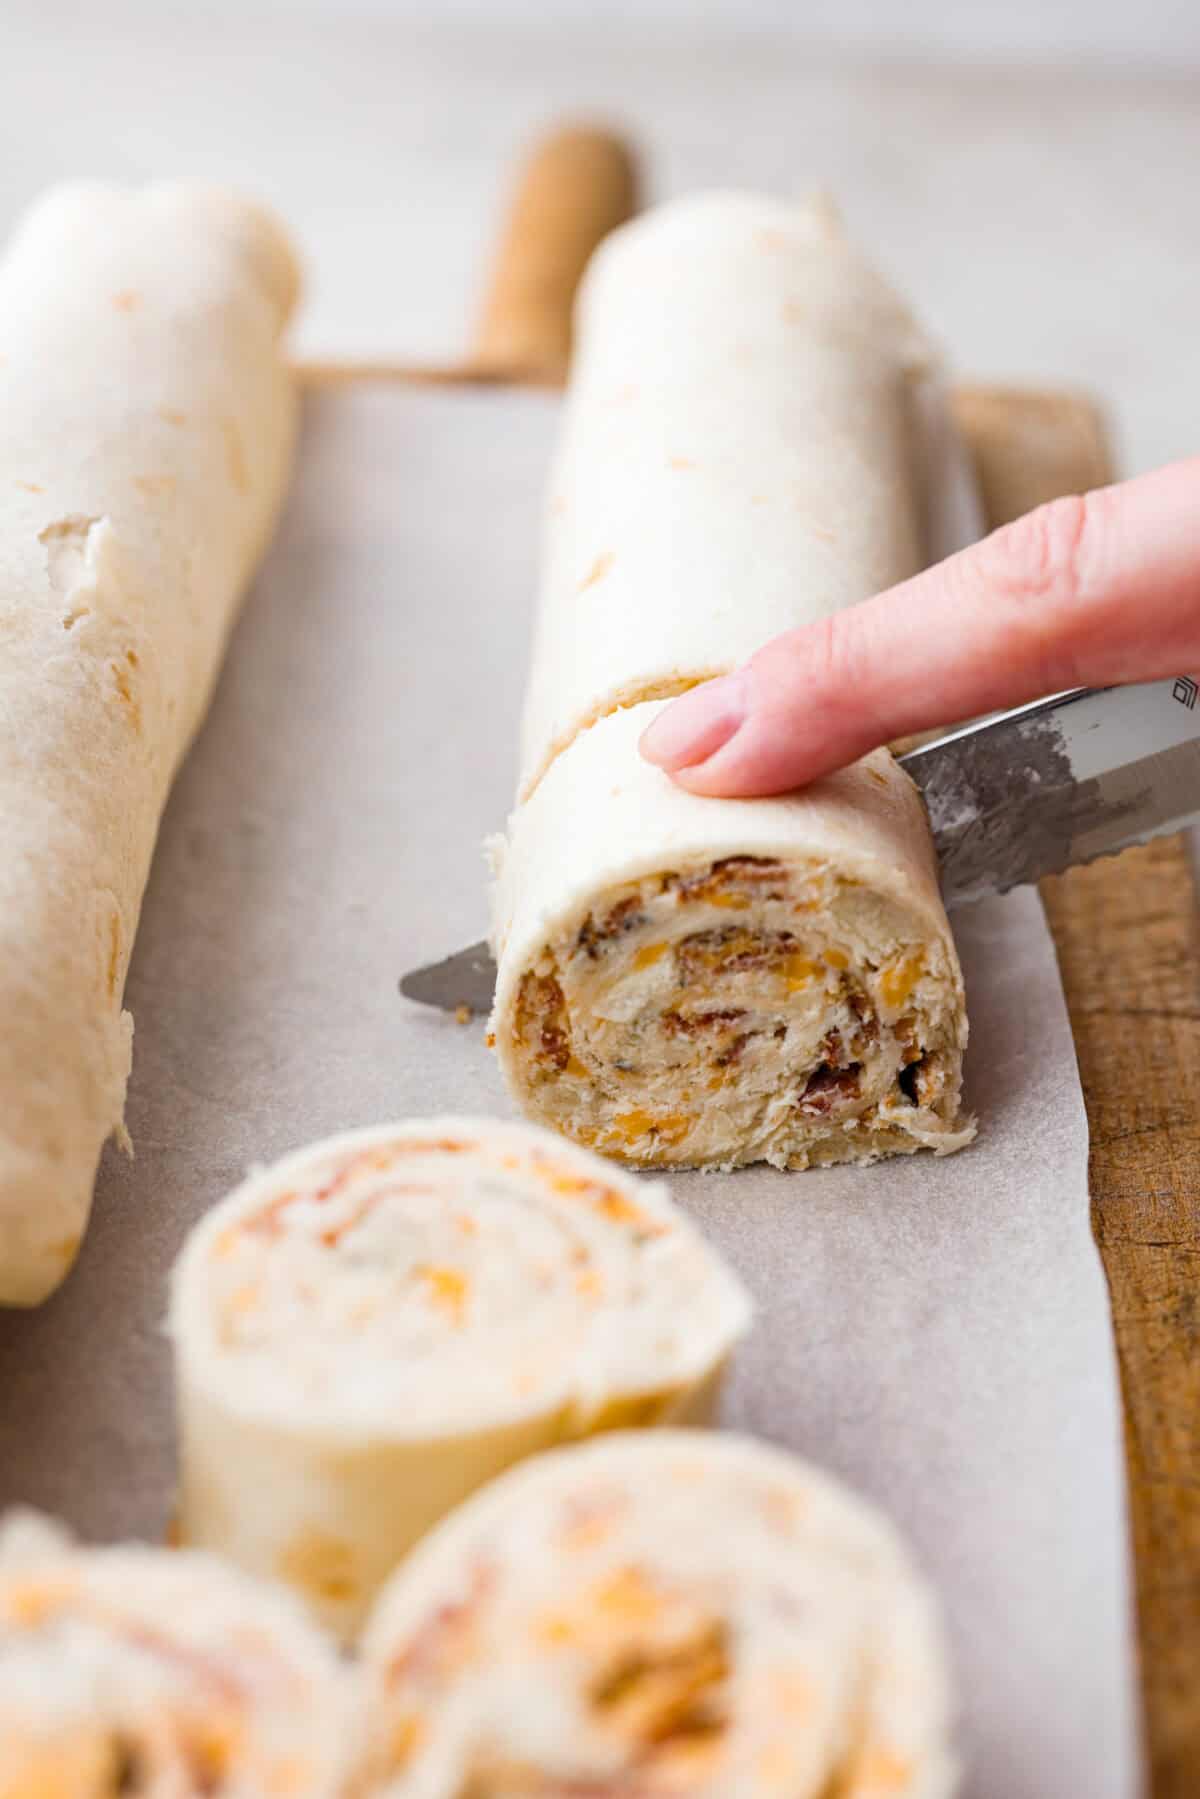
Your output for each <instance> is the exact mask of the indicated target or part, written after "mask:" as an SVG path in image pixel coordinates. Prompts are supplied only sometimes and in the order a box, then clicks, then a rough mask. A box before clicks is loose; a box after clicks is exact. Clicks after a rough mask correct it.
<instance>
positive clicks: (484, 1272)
mask: <svg viewBox="0 0 1200 1799" xmlns="http://www.w3.org/2000/svg"><path fill="white" fill-rule="evenodd" d="M748 1322H749V1304H748V1301H747V1299H746V1296H745V1294H744V1293H743V1291H742V1288H741V1286H740V1284H739V1283H738V1282H737V1280H736V1279H735V1277H734V1276H733V1274H732V1273H731V1272H730V1271H729V1270H727V1269H726V1268H725V1266H724V1264H723V1263H722V1262H721V1260H720V1258H719V1257H718V1256H717V1255H716V1253H715V1252H714V1251H712V1250H711V1249H709V1248H708V1246H707V1245H706V1244H705V1243H704V1241H703V1239H702V1238H701V1236H700V1235H699V1233H698V1232H697V1231H695V1230H694V1229H693V1228H692V1226H691V1225H690V1224H689V1222H688V1220H687V1219H686V1218H684V1217H683V1215H682V1214H681V1213H680V1212H679V1211H677V1209H676V1208H675V1207H674V1206H673V1205H672V1203H671V1201H670V1199H669V1198H668V1196H667V1194H666V1192H665V1190H664V1189H663V1187H662V1186H661V1185H659V1184H657V1183H649V1182H641V1181H635V1180H633V1179H631V1178H630V1177H628V1176H626V1175H622V1174H621V1173H619V1172H618V1171H617V1170H614V1169H613V1168H611V1167H610V1166H608V1165H606V1164H605V1163H603V1162H600V1161H599V1160H598V1159H597V1158H595V1157H593V1156H589V1155H587V1154H585V1153H584V1152H582V1151H580V1150H578V1149H575V1148H573V1147H572V1146H571V1145H569V1144H565V1143H563V1142H562V1141H561V1139H558V1138H552V1137H550V1136H549V1135H548V1134H547V1133H545V1132H542V1131H537V1130H533V1129H531V1128H530V1127H529V1126H527V1125H516V1124H502V1123H498V1122H496V1121H495V1120H479V1119H465V1118H439V1119H430V1120H420V1121H407V1122H405V1123H403V1124H397V1125H393V1126H386V1127H382V1128H380V1129H377V1130H372V1131H359V1132H354V1133H351V1134H349V1135H347V1136H343V1137H338V1138H332V1139H329V1140H328V1141H326V1142H324V1143H319V1144H315V1145H313V1146H311V1147H310V1148H308V1149H306V1150H303V1151H301V1152H300V1153H299V1154H298V1155H294V1156H291V1157H288V1158H287V1159H286V1160H285V1161H283V1162H281V1163H279V1164H277V1165H276V1166H275V1167H273V1168H269V1169H265V1170H262V1171H260V1172H259V1173H257V1174H255V1175H253V1176H252V1177H251V1178H250V1179H249V1180H248V1181H247V1182H246V1184H245V1186H244V1187H242V1188H241V1189H240V1190H239V1191H238V1192H237V1193H235V1194H233V1195H231V1196H230V1198H228V1199H227V1200H225V1201H224V1202H223V1203H222V1204H221V1205H219V1206H217V1207H216V1208H215V1209H214V1211H213V1212H211V1213H209V1214H208V1216H207V1217H206V1218H205V1219H204V1220H203V1221H202V1222H201V1224H200V1225H199V1226H198V1228H197V1229H196V1230H195V1231H194V1232H193V1233H192V1236H191V1237H190V1238H189V1240H188V1243H187V1245H186V1246H185V1249H184V1252H183V1255H182V1257H181V1259H180V1262H179V1264H178V1265H177V1268H176V1271H175V1274H174V1278H173V1288H172V1303H171V1334H172V1337H173V1339H174V1343H175V1351H176V1365H177V1378H178V1396H179V1419H180V1444H181V1464H182V1480H181V1498H180V1524H181V1532H182V1537H183V1540H184V1541H185V1542H188V1543H192V1544H197V1545H200V1546H202V1547H205V1548H209V1549H216V1550H220V1551H221V1552H223V1553H225V1554H227V1555H229V1556H231V1557H232V1558H233V1559H234V1560H235V1561H237V1562H239V1563H240V1564H241V1565H242V1566H244V1567H247V1568H249V1569H251V1570H252V1571H254V1572H257V1573H261V1574H270V1575H273V1576H276V1577H278V1578H282V1579H284V1580H286V1581H287V1582H288V1583H289V1584H290V1585H291V1586H292V1587H293V1588H294V1589H295V1590H296V1591H298V1592H299V1593H300V1594H301V1595H302V1597H303V1598H304V1599H305V1601H306V1602H307V1603H308V1604H309V1605H310V1606H311V1607H312V1609H313V1610H314V1611H315V1612H316V1614H317V1615H318V1616H319V1617H320V1618H321V1620H322V1621H323V1622H324V1623H325V1624H327V1625H328V1626H329V1627H330V1628H332V1629H334V1630H336V1631H337V1632H338V1634H339V1635H341V1636H342V1637H344V1638H347V1639H349V1638H351V1637H352V1636H353V1634H354V1632H355V1630H356V1629H357V1627H358V1625H359V1624H360V1623H361V1620H362V1618H363V1616H364V1614H365V1610H366V1607H367V1605H368V1604H369V1602H370V1599H371V1597H372V1595H373V1594H374V1592H375V1591H376V1590H377V1588H378V1587H379V1585H380V1584H381V1582H382V1581H383V1580H384V1579H385V1578H386V1576H387V1575H388V1574H389V1573H390V1572H391V1570H392V1568H393V1567H394V1566H395V1564H396V1562H397V1561H398V1560H399V1559H400V1557H401V1556H402V1555H403V1554H404V1553H405V1552H406V1551H407V1550H408V1549H409V1548H411V1546H412V1544H413V1543H414V1542H415V1541H416V1540H417V1538H418V1537H419V1536H420V1535H421V1534H422V1533H423V1532H424V1531H425V1530H427V1529H429V1527H430V1526H431V1525H432V1524H434V1523H435V1522H436V1521H437V1520H438V1519H439V1518H440V1517H441V1516H442V1515H443V1514H444V1513H445V1512H446V1511H447V1510H448V1509H449V1508H450V1507H451V1506H452V1505H454V1504H455V1503H456V1502H458V1501H459V1500H461V1499H463V1498H464V1497H466V1496H467V1495H468V1494H470V1493H471V1492H473V1491H474V1490H475V1488H476V1487H478V1486H479V1485H480V1483H481V1482H482V1481H484V1480H487V1479H488V1478H490V1477H491V1476H493V1475H495V1474H497V1473H499V1472H501V1471H502V1470H503V1469H505V1468H507V1467H509V1466H511V1464H512V1463H514V1462H515V1461H517V1460H518V1459H520V1458H521V1457H522V1456H526V1455H528V1454H530V1453H532V1452H534V1451H536V1450H539V1449H544V1448H548V1447H550V1446H552V1445H554V1444H556V1443H561V1442H564V1441H567V1440H569V1439H571V1438H574V1437H579V1436H584V1435H587V1434H589V1433H591V1432H594V1431H600V1430H610V1429H613V1428H616V1427H618V1426H630V1425H655V1424H662V1423H675V1422H680V1421H688V1422H696V1423H700V1422H706V1421H707V1420H708V1418H709V1417H710V1416H711V1414H712V1412H713V1410H714V1407H715V1403H716V1397H717V1392H718V1389H719V1386H720V1382H721V1378H722V1375H723V1372H724V1369H725V1365H726V1363H727V1360H728V1358H729V1356H730V1354H731V1352H732V1350H733V1348H734V1345H735V1344H736V1342H737V1340H738V1338H739V1337H740V1336H741V1335H742V1333H743V1331H744V1330H745V1329H746V1327H747V1324H748Z"/></svg>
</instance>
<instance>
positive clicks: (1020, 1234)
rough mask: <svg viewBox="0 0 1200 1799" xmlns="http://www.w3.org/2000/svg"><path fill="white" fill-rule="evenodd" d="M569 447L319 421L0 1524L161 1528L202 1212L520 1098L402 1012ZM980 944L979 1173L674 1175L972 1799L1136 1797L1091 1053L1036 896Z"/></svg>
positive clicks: (472, 926) (456, 403)
mask: <svg viewBox="0 0 1200 1799" xmlns="http://www.w3.org/2000/svg"><path fill="white" fill-rule="evenodd" d="M552 429H553V402H552V401H551V400H550V399H549V398H547V397H543V396H515V397H514V396H504V395H501V394H496V393H475V394H471V393H458V392H453V391H450V390H441V391H434V390H426V391H421V390H417V389H405V388H401V387H391V388H386V387H381V388H377V389H345V390H342V391H340V392H339V391H330V392H326V393H324V394H321V395H318V396H316V397H314V398H313V399H312V400H311V401H310V403H309V406H308V415H307V421H306V432H305V437H304V442H303V450H302V457H301V464H300V469H299V473H298V479H297V482H296V486H295V490H294V492H293V495H292V499H291V503H290V506H289V509H288V513H287V517H286V520H285V523H284V527H283V531H282V534H281V537H280V540H279V542H278V543H277V545H276V547H275V550H274V552H273V554H272V556H271V559H270V562H269V564H268V566H267V568H266V570H265V571H264V573H263V576H262V578H261V579H260V581H259V582H258V584H257V587H256V589H255V591H254V593H253V594H252V596H251V598H250V601H249V604H248V606H247V609H246V612H245V615H244V617H243V620H242V623H241V625H240V627H239V629H238V632H237V634H236V637H235V640H234V642H233V645H232V648H231V652H230V656H229V661H228V665H227V667H226V670H225V674H224V677H223V679H222V682H221V686H220V691H219V693H218V695H217V699H216V703H215V706H214V708H213V712H212V716H211V718H210V721H209V723H208V726H207V728H206V729H205V731H204V734H203V737H202V739H201V741H200V742H199V744H198V745H197V747H196V749H195V752H194V753H193V755H192V756H191V758H190V760H189V761H188V763H187V765H186V767H185V768H184V770H183V773H182V775H181V777H180V780H179V784H178V787H177V790H176V792H175V795H174V798H173V800H172V803H171V807H170V811H169V813H168V816H167V819H166V822H165V825H164V828H163V834H162V840H161V844H160V847H159V851H158V856H157V860H156V862H155V867H154V873H153V877H152V879H151V884H150V891H149V894H148V896H147V900H146V907H145V914H144V917H143V921H142V928H141V933H140V936H139V939H138V944H137V950H136V953H135V956H134V962H133V968H132V973H131V976H130V981H129V990H128V1004H129V1005H130V1007H131V1009H132V1011H133V1014H134V1018H135V1021H136V1035H135V1042H134V1076H133V1083H132V1087H131V1090H130V1095H129V1108H128V1122H129V1127H130V1130H131V1132H132V1135H133V1140H134V1143H135V1145H136V1148H137V1159H136V1160H135V1161H134V1162H132V1163H130V1162H128V1161H127V1160H126V1159H125V1158H124V1157H123V1156H122V1155H121V1154H120V1153H119V1152H118V1151H117V1150H116V1149H114V1148H112V1147H110V1149H109V1150H108V1151H107V1152H106V1154H105V1158H104V1163H103V1167H102V1170H101V1178H100V1184H99V1191H98V1195H97V1201H96V1212H95V1217H94V1220H93V1224H92V1229H91V1234H90V1236H89V1238H88V1241H87V1244H86V1247H85V1249H84V1252H83V1255H82V1257H81V1260H80V1263H79V1266H78V1268H77V1269H76V1271H75V1273H74V1274H73V1275H72V1277H71V1278H70V1280H69V1281H68V1283H67V1285H66V1286H65V1288H64V1289H63V1290H62V1292H61V1293H59V1294H58V1295H57V1296H56V1297H55V1298H54V1299H53V1300H52V1301H51V1302H50V1303H49V1304H48V1305H46V1306H45V1307H43V1308H42V1309H41V1310H40V1311H38V1312H35V1313H31V1314H20V1313H9V1314H4V1315H0V1503H8V1502H12V1501H14V1500H24V1501H30V1502H34V1503H37V1504H39V1505H43V1506H48V1507H50V1508H51V1509H52V1510H54V1511H56V1512H60V1513H62V1514H64V1515H65V1516H66V1517H67V1518H68V1519H69V1520H71V1521H72V1522H73V1523H74V1524H75V1525H76V1526H78V1527H79V1528H81V1529H82V1530H84V1531H85V1532H86V1533H88V1534H89V1535H93V1536H99V1537H107V1536H111V1535H116V1534H124V1533H130V1532H134V1533H139V1534H143V1535H148V1536H151V1537H154V1536H157V1535H159V1534H160V1533H161V1532H162V1531H163V1528H164V1526H165V1523H166V1520H167V1516H168V1513H169V1510H170V1505H171V1487H172V1442H171V1406H170V1384H169V1382H170V1367H169V1356H168V1350H167V1345H166V1342H165V1340H164V1338H163V1335H162V1329H161V1325H162V1317H163V1307H164V1281H165V1275H166V1271H167V1268H168V1266H169V1264H170V1262H171V1259H172V1257H173V1256H174V1254H175V1251H176V1249H177V1248H178V1246H179V1243H180V1240H181V1238H182V1237H183V1234H184V1232H185V1230H186V1229H187V1227H188V1225H189V1224H190V1222H191V1221H192V1220H193V1219H194V1218H196V1217H198V1216H199V1215H200V1214H201V1213H202V1212H203V1211H204V1210H205V1208H206V1207H208V1206H209V1205H211V1204H212V1203H213V1201H214V1200H216V1199H217V1198H218V1197H219V1196H220V1195H221V1193H222V1192H224V1191H225V1189H226V1188H227V1187H228V1186H229V1185H230V1184H231V1183H233V1182H234V1181H236V1180H237V1179H238V1177H239V1176H240V1174H241V1173H242V1171H243V1169H244V1168H245V1167H246V1165H247V1164H248V1163H250V1162H253V1161H256V1160H264V1159H267V1158H270V1157H273V1156H276V1155H278V1154H279V1153H280V1152H281V1151H283V1150H286V1149H290V1148H292V1147H293V1146H295V1145H297V1144H300V1143H302V1142H303V1141H305V1140H306V1139H308V1138H312V1137H316V1136H319V1135H321V1134H322V1133H324V1132H327V1131H333V1130H342V1129H345V1128H347V1127H349V1126H352V1125H358V1124H368V1123H373V1122H376V1121H378V1120H382V1119H386V1118H389V1117H394V1116H398V1115H400V1114H404V1113H421V1112H426V1111H444V1110H450V1109H458V1110H466V1111H483V1112H492V1111H494V1112H498V1113H500V1114H507V1113H508V1112H509V1110H510V1107H509V1104H508V1100H507V1098H506V1096H505V1094H504V1092H503V1091H502V1089H501V1085H500V1082H499V1079H498V1077H497V1074H496V1070H495V1066H494V1064H493V1061H492V1059H491V1056H490V1055H489V1054H488V1052H487V1050H486V1049H485V1047H484V1042H483V1023H482V1021H480V1020H476V1021H474V1022H473V1023H472V1024H470V1025H469V1026H461V1025H459V1024H456V1023H455V1022H454V1021H453V1019H451V1018H448V1017H443V1016H441V1015H438V1014H435V1013H431V1012H426V1011H422V1010H420V1009H419V1008H416V1007H413V1006H410V1005H409V1004H407V1003H406V1002H405V1001H403V1000H401V999H400V998H399V997H398V995H397V992H396V979H397V976H398V975H399V974H400V972H401V971H402V970H403V969H404V968H406V967H408V966H410V965H412V964H413V963H415V962H418V961H421V960H426V959H429V958H430V957H431V956H435V955H440V954H442V953H443V952H445V951H447V950H449V949H451V948H453V947H456V946H458V945H459V944H461V943H463V942H466V941H468V940H470V939H471V938H474V937H477V936H479V935H480V934H481V932H482V929H483V926H484V922H485V914H484V900H483V871H482V864H481V859H480V850H479V845H480V840H481V839H482V837H483V835H484V833H485V832H486V831H488V830H491V829H494V828H495V827H496V826H497V825H498V824H499V823H500V822H501V821H502V819H503V816H504V813H505V811H506V808H507V805H508V801H509V796H510V792H511V785H512V770H513V761H514V748H515V743H516V713H517V707H518V703H519V698H520V690H521V686H522V681H523V678H524V666H525V647H526V634H527V624H528V611H529V605H530V599H531V595H532V592H533V585H534V579H535V569H536V553H537V519H538V510H539V501H540V489H541V484H542V477H543V471H544V462H545V458H546V453H547V449H548V445H549V442H550V436H551V433H552ZM586 828H587V821H586V819H581V820H580V829H582V830H586ZM955 922H956V928H957V931H958V935H959V942H960V945H961V948H962V952H963V959H964V963H965V966H966V975H967V984H968V992H969V995H970V1002H971V1018H972V1049H971V1052H970V1058H969V1069H970V1073H969V1084H970V1098H971V1101H972V1103H973V1105H974V1106H975V1107H976V1108H977V1109H978V1112H979V1114H980V1119H981V1128H980V1136H979V1141H978V1143H977V1145H976V1146H975V1147H974V1148H972V1149H970V1150H968V1151H967V1152H966V1153H965V1154H963V1155H961V1156H957V1157H952V1158H950V1159H949V1160H946V1161H934V1160H932V1159H931V1158H927V1157H922V1158H918V1159H913V1160H906V1161H901V1162H892V1163H887V1164H885V1165H883V1166H881V1167H879V1168H876V1169H871V1170H867V1171H862V1170H854V1169H837V1170H830V1171H828V1172H822V1173H818V1174H805V1175H794V1176H787V1175H780V1174H777V1173H774V1172H771V1171H764V1170H751V1171H748V1172H745V1173H742V1174H737V1175H730V1176H690V1177H685V1178H681V1179H679V1180H677V1181H676V1183H675V1187H676V1191H677V1193H678V1194H679V1196H680V1197H681V1199H682V1200H683V1202H684V1204H685V1205H686V1206H687V1207H688V1209H689V1210H690V1211H691V1212H692V1213H693V1214H694V1216H695V1217H696V1218H697V1219H698V1220H699V1221H700V1223H701V1224H702V1225H703V1226H704V1228H705V1229H706V1230H707V1231H708V1233H709V1234H710V1236H711V1237H712V1238H713V1240H714V1241H715V1242H717V1243H718V1244H719V1245H720V1246H721V1248H722V1249H723V1250H724V1251H725V1252H726V1253H727V1254H728V1255H729V1256H730V1257H731V1258H732V1260H733V1261H734V1262H735V1263H736V1265H737V1266H738V1268H739V1269H740V1270H741V1272H742V1274H743V1275H744V1276H745V1278H746V1280H747V1282H748V1283H749V1285H750V1288H751V1290H752V1292H753V1293H754V1295H755V1297H756V1299H757V1301H758V1306H759V1319H758V1326H757V1329H756V1331H755V1333H754V1335H753V1337H752V1338H751V1339H750V1341H749V1342H748V1344H747V1345H746V1347H745V1350H744V1352H743V1353H742V1355H741V1357H740V1360H739V1363H738V1366H737V1372H736V1376H735V1379H734V1381H733V1385H732V1391H731V1393H730V1398H729V1403H728V1407H727V1417H728V1419H729V1421H730V1422H732V1423H734V1424H736V1425H738V1426H740V1427H741V1428H744V1429H749V1430H754V1431H758V1432H761V1433H762V1434H763V1435H764V1436H768V1437H771V1438H774V1439H776V1440H778V1441H780V1442H783V1443H787V1444H789V1445H792V1446H793V1447H795V1448H796V1449H798V1450H801V1451H803V1452H804V1453H805V1454H807V1455H810V1456H812V1457H814V1458H815V1459H817V1460H818V1461H821V1462H823V1463H825V1464H827V1465H828V1466H829V1467H831V1468H833V1469H835V1470H836V1471H837V1472H838V1473H839V1474H842V1475H845V1476H847V1477H848V1478H849V1479H850V1480H852V1481H854V1482H855V1483H856V1484H857V1485H859V1486H860V1487H861V1488H863V1489H864V1490H865V1491H866V1492H867V1493H869V1494H871V1495H872V1496H873V1497H874V1498H876V1499H878V1500H880V1501H882V1502H883V1503H884V1504H885V1505H886V1506H887V1507H888V1508H889V1509H890V1510H891V1511H892V1512H893V1514H894V1515H895V1516H896V1518H897V1519H898V1521H899V1522H900V1524H901V1525H902V1526H903V1528H904V1530H905V1531H906V1532H907V1533H908V1534H909V1536H910V1537H911V1538H912V1539H913V1540H914V1541H915V1544H916V1546H917V1548H918V1551H919V1553H920V1555H921V1558H922V1560H923V1562H924V1563H925V1565H926V1566H927V1568H928V1569H929V1570H930V1572H931V1573H932V1575H933V1576H934V1578H935V1579H936V1581H937V1583H938V1585H939V1587H940V1589H941V1591H942V1594H943V1596H944V1601H945V1606H946V1609H947V1612H948V1614H949V1619H950V1627H951V1632H952V1637H953V1645H954V1651H955V1660H956V1663H957V1671H958V1685H959V1690H960V1693H961V1696H962V1714H963V1716H962V1742H963V1748H964V1752H965V1756H966V1761H967V1768H968V1775H967V1780H966V1785H965V1792H966V1794H967V1795H969V1799H1051V1796H1052V1799H1065V1796H1068V1795H1069V1796H1070V1799H1129V1795H1131V1794H1132V1793H1133V1792H1134V1791H1135V1789H1136V1778H1135V1774H1134V1766H1135V1726H1134V1701H1133V1694H1134V1686H1133V1673H1132V1650H1131V1633H1130V1626H1129V1604H1130V1601H1129V1573H1128V1562H1127V1550H1126V1543H1125V1517H1124V1494H1123V1479H1122V1469H1121V1459H1120V1444H1119V1406H1118V1397H1117V1388H1116V1381H1115V1374H1114V1358H1113V1348H1112V1342H1111V1336H1110V1328H1109V1319H1108V1308H1107V1302H1106V1295H1105V1290H1104V1283H1103V1278H1102V1272H1101V1268H1100V1264H1099V1260H1098V1258H1097V1255H1096V1252H1095V1249H1094V1247H1093V1244H1092V1239H1091V1234H1090V1230H1089V1223H1088V1198H1087V1186H1086V1130H1085V1122H1084V1114H1083V1107H1082V1103H1081V1098H1080V1092H1079V1084H1078V1079H1077V1075H1076V1070H1075V1061H1074V1055H1073V1051H1072V1046H1071V1037H1070V1032H1069V1029H1068V1025H1067V1017H1066V1012H1065V1009H1064V1006H1063V1000H1062V995H1061V992H1060V989H1059V984H1058V977H1057V973H1056V970H1055V964H1054V957H1053V952H1052V949H1051V944H1050V940H1049V937H1048V935H1047V932H1046V928H1045V925H1044V923H1043V921H1042V916H1041V911H1040V908H1039V906H1038V902H1037V900H1036V898H1035V897H1034V896H1033V895H1032V894H1030V893H1020V894H1016V895H1012V896H1010V897H1009V898H1007V899H1004V900H999V901H993V902H987V903H985V904H983V905H981V906H979V907H977V908H975V909H974V910H971V911H968V912H965V913H963V914H962V915H960V916H959V917H958V918H957V919H956V921H955Z"/></svg>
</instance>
